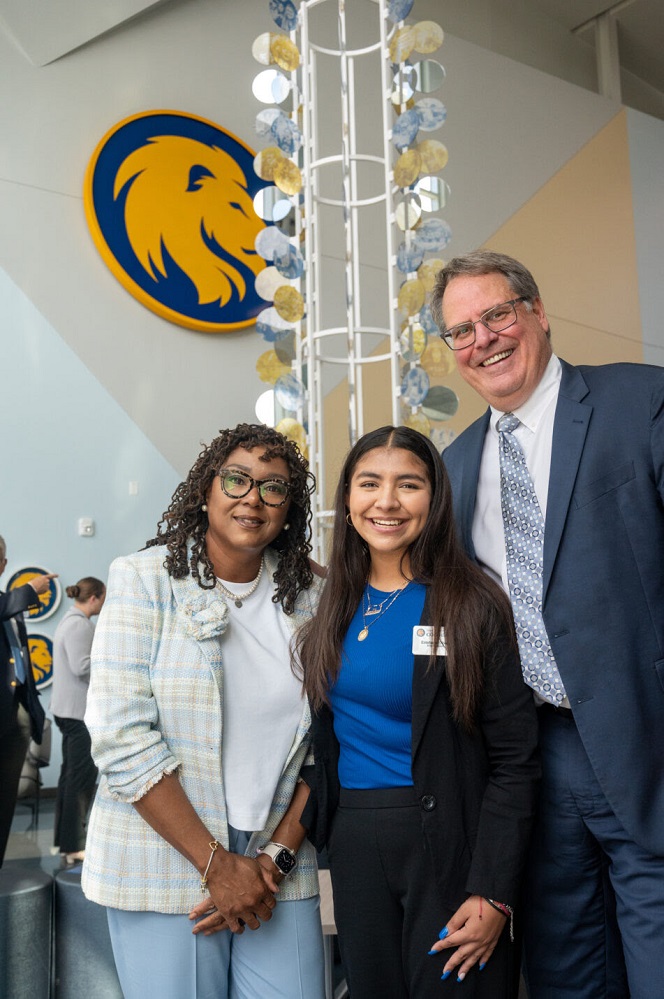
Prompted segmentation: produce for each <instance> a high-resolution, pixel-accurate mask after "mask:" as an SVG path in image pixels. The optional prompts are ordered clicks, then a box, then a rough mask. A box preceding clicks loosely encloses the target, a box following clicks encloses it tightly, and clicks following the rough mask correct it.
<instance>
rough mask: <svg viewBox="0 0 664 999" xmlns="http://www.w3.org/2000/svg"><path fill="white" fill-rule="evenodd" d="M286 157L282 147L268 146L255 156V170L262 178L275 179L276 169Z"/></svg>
mask: <svg viewBox="0 0 664 999" xmlns="http://www.w3.org/2000/svg"><path fill="white" fill-rule="evenodd" d="M283 158H284V155H283V153H282V152H281V149H279V148H278V147H277V146H268V147H267V148H266V149H261V151H260V153H256V155H255V156H254V172H255V173H256V176H257V177H260V179H261V180H274V171H275V170H276V167H277V163H279V162H280V161H281V160H282V159H283Z"/></svg>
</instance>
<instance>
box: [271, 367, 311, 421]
mask: <svg viewBox="0 0 664 999" xmlns="http://www.w3.org/2000/svg"><path fill="white" fill-rule="evenodd" d="M274 394H275V395H276V397H277V402H278V403H279V405H280V406H282V407H283V408H284V409H287V410H288V411H289V412H291V413H292V412H294V411H295V410H296V409H297V407H298V406H301V405H302V403H303V402H304V385H303V384H302V382H301V381H300V379H299V378H296V376H295V375H282V376H281V378H277V381H276V383H275V386H274Z"/></svg>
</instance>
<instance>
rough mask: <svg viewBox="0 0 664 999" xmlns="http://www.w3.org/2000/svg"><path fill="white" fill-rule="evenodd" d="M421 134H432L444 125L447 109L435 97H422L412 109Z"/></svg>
mask: <svg viewBox="0 0 664 999" xmlns="http://www.w3.org/2000/svg"><path fill="white" fill-rule="evenodd" d="M413 110H414V111H415V113H416V115H417V118H418V121H419V123H420V128H421V129H422V131H423V132H433V131H435V130H436V129H437V128H440V126H441V125H443V124H444V123H445V120H446V118H447V108H446V107H445V105H444V104H443V102H442V101H439V100H438V98H437V97H423V98H422V99H421V100H420V101H418V102H417V104H416V105H415V107H414V108H413Z"/></svg>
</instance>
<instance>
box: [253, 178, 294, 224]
mask: <svg viewBox="0 0 664 999" xmlns="http://www.w3.org/2000/svg"><path fill="white" fill-rule="evenodd" d="M292 207H293V204H292V202H291V201H290V200H289V199H288V198H285V197H284V196H283V194H282V193H281V191H280V190H279V188H278V187H264V188H263V189H262V190H261V191H259V192H258V194H257V195H256V196H255V198H254V211H255V212H256V214H257V215H258V217H259V218H261V219H264V220H265V221H266V222H280V221H281V219H285V218H286V216H287V215H288V213H289V212H290V210H291V208H292Z"/></svg>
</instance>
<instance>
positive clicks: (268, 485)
mask: <svg viewBox="0 0 664 999" xmlns="http://www.w3.org/2000/svg"><path fill="white" fill-rule="evenodd" d="M219 481H220V482H221V488H222V491H223V492H224V493H225V494H226V496H228V497H229V498H230V499H242V497H243V496H246V495H247V494H248V493H250V492H251V490H252V489H253V488H254V487H255V488H256V489H258V495H259V496H260V499H261V503H265V506H283V505H284V503H285V502H286V500H287V499H288V497H289V496H290V482H286V480H285V479H252V477H251V476H250V475H247V474H246V472H236V471H235V470H234V469H232V468H222V469H220V470H219Z"/></svg>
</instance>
